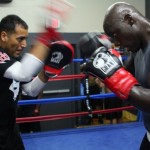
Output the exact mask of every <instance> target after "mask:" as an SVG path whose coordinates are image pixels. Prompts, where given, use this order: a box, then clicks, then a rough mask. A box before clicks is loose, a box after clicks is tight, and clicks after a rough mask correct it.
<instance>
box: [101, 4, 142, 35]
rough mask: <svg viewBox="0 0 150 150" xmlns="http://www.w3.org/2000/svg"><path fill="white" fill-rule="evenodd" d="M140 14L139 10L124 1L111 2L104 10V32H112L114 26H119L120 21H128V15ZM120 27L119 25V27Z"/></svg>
mask: <svg viewBox="0 0 150 150" xmlns="http://www.w3.org/2000/svg"><path fill="white" fill-rule="evenodd" d="M137 15H138V16H142V14H140V12H139V11H138V10H137V9H136V8H135V7H133V6H132V5H130V4H129V3H125V2H116V3H114V4H112V5H111V6H110V7H109V8H108V9H107V11H106V14H105V18H104V22H103V28H104V31H105V32H106V34H108V35H109V34H110V35H111V33H112V30H115V29H116V27H119V26H121V22H124V21H129V20H128V19H129V17H130V16H131V17H132V16H137ZM119 28H120V27H119Z"/></svg>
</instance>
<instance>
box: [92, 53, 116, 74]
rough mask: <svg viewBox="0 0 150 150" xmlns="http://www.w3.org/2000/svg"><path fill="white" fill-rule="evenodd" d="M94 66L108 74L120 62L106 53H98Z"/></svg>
mask: <svg viewBox="0 0 150 150" xmlns="http://www.w3.org/2000/svg"><path fill="white" fill-rule="evenodd" d="M93 66H94V67H95V68H97V69H100V70H101V71H102V72H103V73H104V74H106V75H107V74H108V73H109V72H110V71H112V70H113V69H114V68H115V67H117V66H118V64H117V63H116V62H115V61H114V59H113V58H112V57H111V56H110V55H107V54H105V53H101V52H100V53H98V54H97V55H96V57H95V58H94V60H93Z"/></svg>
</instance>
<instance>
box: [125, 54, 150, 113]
mask: <svg viewBox="0 0 150 150" xmlns="http://www.w3.org/2000/svg"><path fill="white" fill-rule="evenodd" d="M124 65H125V68H126V69H127V70H128V71H129V72H131V73H132V74H133V75H134V60H133V57H132V55H130V56H129V57H128V59H127V60H126V61H125V63H124ZM128 99H129V102H130V103H131V104H132V105H134V106H135V107H137V108H138V109H140V110H142V111H143V112H146V113H150V89H146V88H144V87H142V86H133V88H132V89H131V91H130V93H129V98H128Z"/></svg>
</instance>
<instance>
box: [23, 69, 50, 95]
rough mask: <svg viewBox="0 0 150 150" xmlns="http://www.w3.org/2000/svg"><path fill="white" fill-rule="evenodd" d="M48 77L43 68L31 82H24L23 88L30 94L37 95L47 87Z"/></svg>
mask: <svg viewBox="0 0 150 150" xmlns="http://www.w3.org/2000/svg"><path fill="white" fill-rule="evenodd" d="M47 82H48V77H47V76H46V75H45V72H44V71H43V70H42V71H41V72H40V73H39V75H38V76H36V77H35V78H34V79H33V80H32V81H31V82H29V83H26V84H23V85H22V90H23V91H24V92H25V93H26V94H27V95H29V96H32V97H36V96H37V95H38V94H39V93H40V92H41V91H42V90H43V88H44V87H45V85H46V83H47Z"/></svg>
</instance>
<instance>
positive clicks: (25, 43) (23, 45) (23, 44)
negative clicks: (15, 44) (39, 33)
mask: <svg viewBox="0 0 150 150" xmlns="http://www.w3.org/2000/svg"><path fill="white" fill-rule="evenodd" d="M21 47H23V48H25V47H27V41H26V40H23V41H22V42H21Z"/></svg>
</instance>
